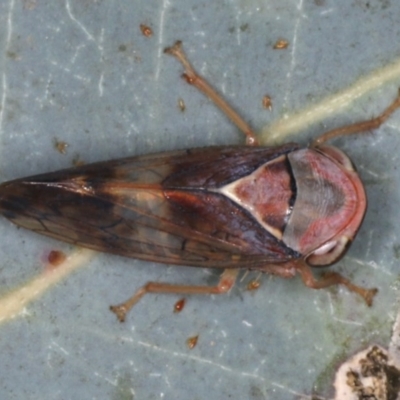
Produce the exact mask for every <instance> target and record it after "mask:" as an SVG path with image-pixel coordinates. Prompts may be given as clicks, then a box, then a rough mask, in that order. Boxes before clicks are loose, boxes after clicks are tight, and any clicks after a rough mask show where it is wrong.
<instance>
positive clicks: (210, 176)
mask: <svg viewBox="0 0 400 400" xmlns="http://www.w3.org/2000/svg"><path fill="white" fill-rule="evenodd" d="M165 52H166V53H167V54H170V55H172V56H174V57H176V58H177V59H178V60H179V61H180V62H181V63H182V65H183V67H184V74H183V77H184V78H185V79H186V81H187V82H188V83H190V84H191V85H193V86H195V87H196V88H197V89H199V90H200V91H202V92H203V93H204V94H205V95H206V96H207V97H209V98H210V99H211V100H212V101H213V102H214V103H215V104H216V105H217V106H218V107H219V108H220V109H221V110H222V111H223V112H224V113H225V114H226V115H227V116H228V118H229V119H230V120H231V121H232V122H233V123H234V124H235V125H236V126H237V127H238V128H239V129H240V130H241V131H242V132H243V133H244V134H245V136H246V144H247V146H225V147H208V148H201V149H190V150H180V151H173V152H168V153H160V154H152V155H145V156H137V157H131V158H125V159H120V160H113V161H106V162H100V163H95V164H89V165H84V166H78V167H74V168H70V169H65V170H62V171H56V172H52V173H48V174H43V175H37V176H32V177H28V178H22V179H17V180H14V181H10V182H5V183H3V184H1V185H0V212H1V213H2V214H3V215H4V216H5V217H6V218H8V219H10V220H11V221H12V222H14V223H16V224H17V225H20V226H23V227H25V228H28V229H31V230H34V231H36V232H38V233H41V234H44V235H47V236H51V237H53V238H57V239H60V240H63V241H65V242H69V243H73V244H76V245H79V246H82V247H87V248H91V249H95V250H98V251H103V252H109V253H115V254H120V255H123V256H127V257H134V258H139V259H142V260H150V261H156V262H160V263H165V264H178V265H188V266H196V267H210V268H220V269H223V273H222V274H221V277H220V280H219V282H218V284H217V285H216V286H211V287H210V286H186V285H175V284H168V283H160V282H149V283H147V284H146V285H144V286H143V287H141V288H140V289H139V290H138V291H137V292H136V293H135V294H134V295H133V296H132V297H131V298H130V299H128V300H127V301H126V302H124V303H122V304H119V305H117V306H112V307H111V310H112V311H113V312H115V313H116V315H117V317H118V319H119V320H120V321H123V320H124V319H125V317H126V314H127V312H128V311H129V310H130V309H131V308H132V307H133V305H134V304H136V303H137V302H138V300H140V299H141V298H142V297H143V296H144V295H145V294H146V293H178V294H221V293H226V292H227V291H229V289H230V288H231V287H232V286H233V284H234V282H235V279H236V277H237V274H238V271H239V270H240V269H248V270H258V271H261V272H266V273H270V274H274V275H278V276H281V277H284V278H290V277H293V276H295V275H296V273H298V274H300V277H301V279H302V280H303V282H304V283H305V285H306V286H308V287H310V288H314V289H321V288H325V287H327V286H331V285H337V284H341V285H344V286H346V287H347V288H348V289H349V290H351V291H353V292H355V293H357V294H358V295H360V296H361V297H362V298H363V299H364V300H365V302H366V303H367V304H368V305H371V304H372V299H373V297H374V295H375V294H376V292H377V289H366V288H363V287H360V286H356V285H355V284H353V283H352V282H350V281H349V280H348V279H347V278H345V277H343V276H342V275H340V274H339V273H337V272H329V273H326V274H325V275H324V276H322V277H321V278H320V279H316V278H314V276H313V273H312V271H311V267H318V266H327V265H330V264H332V263H334V262H336V261H337V260H339V259H340V258H341V257H342V256H343V254H344V253H345V251H346V250H347V248H348V247H349V245H350V243H351V242H352V240H353V239H354V237H355V235H356V233H357V231H358V228H359V226H360V224H361V222H362V219H363V217H364V214H365V210H366V196H365V191H364V187H363V184H362V183H361V180H360V178H359V176H358V174H357V172H356V171H355V169H354V167H353V165H352V162H351V161H350V159H349V158H348V157H347V156H346V155H345V154H344V153H343V152H342V151H340V150H339V149H337V148H336V147H332V146H327V145H326V144H325V142H326V141H327V140H329V139H333V138H335V137H338V136H344V135H349V134H353V133H357V132H360V131H365V130H369V129H374V128H377V127H378V126H379V125H381V124H382V123H383V122H384V121H386V119H387V118H388V117H389V116H390V114H391V113H392V112H393V111H394V110H395V109H396V108H398V107H399V106H400V96H398V97H397V98H396V99H395V101H394V102H393V103H392V104H391V105H390V106H389V107H388V108H387V109H386V110H385V111H384V112H383V113H382V114H381V115H379V116H378V117H377V118H374V119H371V120H368V121H365V122H360V123H356V124H353V125H349V126H346V127H343V128H339V129H334V130H332V131H329V132H327V133H324V134H323V135H321V136H319V137H317V138H316V139H315V140H314V141H313V142H312V143H311V145H310V146H309V147H306V148H301V147H300V146H299V145H297V144H295V143H288V144H284V145H281V146H276V147H260V146H258V140H257V137H256V135H255V134H254V133H253V131H252V129H251V128H250V127H249V125H248V124H247V123H246V122H245V121H244V120H243V119H242V118H241V117H240V116H239V115H238V114H237V113H236V112H235V111H234V110H233V109H232V108H231V107H230V106H229V105H228V103H227V102H226V101H225V100H224V99H223V98H222V97H221V96H220V95H219V94H218V93H217V92H216V91H215V90H214V89H213V88H212V87H211V86H210V85H209V84H208V83H207V81H206V80H205V79H204V78H203V77H201V76H200V75H199V74H197V72H196V71H195V70H194V68H193V67H192V65H191V64H190V62H189V61H188V59H187V57H186V56H185V54H184V52H183V50H182V46H181V43H180V42H177V43H175V45H174V46H172V47H170V48H167V49H166V50H165Z"/></svg>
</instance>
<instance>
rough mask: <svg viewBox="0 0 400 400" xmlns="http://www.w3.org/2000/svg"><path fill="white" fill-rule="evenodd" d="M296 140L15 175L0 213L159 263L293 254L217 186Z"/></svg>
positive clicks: (243, 261)
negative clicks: (279, 144)
mask: <svg viewBox="0 0 400 400" xmlns="http://www.w3.org/2000/svg"><path fill="white" fill-rule="evenodd" d="M296 148H297V145H293V144H290V145H285V146H281V147H273V148H250V147H210V148H203V149H194V150H186V151H177V152H170V153H161V154H153V155H149V156H140V157H133V158H127V159H121V160H114V161H108V162H103V163H96V164H90V165H87V166H83V167H77V168H71V169H67V170H62V171H57V172H53V173H49V174H43V175H37V176H33V177H29V178H24V179H18V180H15V181H11V182H6V183H4V184H2V185H0V212H1V213H2V214H3V215H4V216H5V217H7V218H9V219H10V220H11V221H13V222H15V223H16V224H18V225H21V226H23V227H25V228H28V229H31V230H34V231H36V232H38V233H41V234H43V235H47V236H51V237H54V238H57V239H60V240H62V241H66V242H69V243H73V244H77V245H79V246H83V247H88V248H91V249H95V250H99V251H104V252H109V253H116V254H120V255H124V256H128V257H134V258H140V259H145V260H151V261H157V262H162V263H168V264H183V265H193V266H209V267H221V268H228V267H247V268H257V267H259V266H261V265H263V264H265V263H268V262H269V263H271V262H278V263H279V262H285V261H287V260H288V259H291V258H296V257H299V255H298V254H297V253H294V252H293V251H291V250H290V249H288V248H287V247H286V246H285V245H284V244H283V243H282V242H279V241H277V240H276V239H275V238H274V237H273V236H271V235H270V234H269V233H268V232H267V231H266V230H265V229H263V227H262V226H260V225H259V224H258V223H257V222H256V221H255V220H254V219H253V217H252V216H251V215H250V214H249V213H248V212H247V211H246V210H244V209H242V208H241V207H239V206H238V205H236V204H234V203H233V202H232V201H231V200H229V199H228V198H226V197H225V196H223V195H221V194H219V193H215V192H213V189H215V188H218V187H220V186H222V185H225V184H226V183H229V182H232V181H234V180H236V179H238V178H240V177H242V176H245V175H247V174H249V173H251V172H252V171H254V170H255V169H256V168H257V167H259V166H260V165H261V164H263V163H265V162H267V161H268V160H270V159H273V158H275V157H277V156H279V155H281V154H285V153H288V152H290V151H293V150H294V149H296Z"/></svg>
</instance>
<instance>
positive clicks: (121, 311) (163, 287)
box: [110, 268, 239, 322]
mask: <svg viewBox="0 0 400 400" xmlns="http://www.w3.org/2000/svg"><path fill="white" fill-rule="evenodd" d="M238 273H239V269H233V268H232V269H225V270H224V272H223V273H222V275H221V277H220V279H219V282H218V284H217V285H216V286H191V285H174V284H169V283H162V282H148V283H146V285H144V286H142V287H141V288H140V289H139V290H138V291H137V292H136V293H135V294H134V295H133V296H132V297H131V298H129V299H128V300H127V301H125V302H123V303H121V304H118V305H116V306H110V310H111V311H112V312H113V313H115V314H116V315H117V318H118V320H119V321H120V322H124V321H125V318H126V314H127V313H128V312H129V310H130V309H131V308H132V307H133V306H134V305H135V304H136V303H137V302H138V301H139V300H140V299H141V298H142V297H143V296H144V295H145V294H147V293H174V294H223V293H226V292H228V291H229V290H230V289H231V288H232V286H233V285H234V284H235V281H236V277H237V275H238Z"/></svg>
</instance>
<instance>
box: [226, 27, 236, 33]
mask: <svg viewBox="0 0 400 400" xmlns="http://www.w3.org/2000/svg"><path fill="white" fill-rule="evenodd" d="M235 31H236V29H235V28H234V27H233V26H232V27H230V28H229V29H228V32H229V33H235Z"/></svg>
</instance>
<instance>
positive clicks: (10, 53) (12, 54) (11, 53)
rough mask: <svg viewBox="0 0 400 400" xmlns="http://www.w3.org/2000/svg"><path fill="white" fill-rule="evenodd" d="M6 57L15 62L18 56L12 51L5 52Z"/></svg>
mask: <svg viewBox="0 0 400 400" xmlns="http://www.w3.org/2000/svg"><path fill="white" fill-rule="evenodd" d="M7 57H9V58H11V59H12V60H16V59H17V57H18V56H17V53H15V52H14V51H7Z"/></svg>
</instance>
